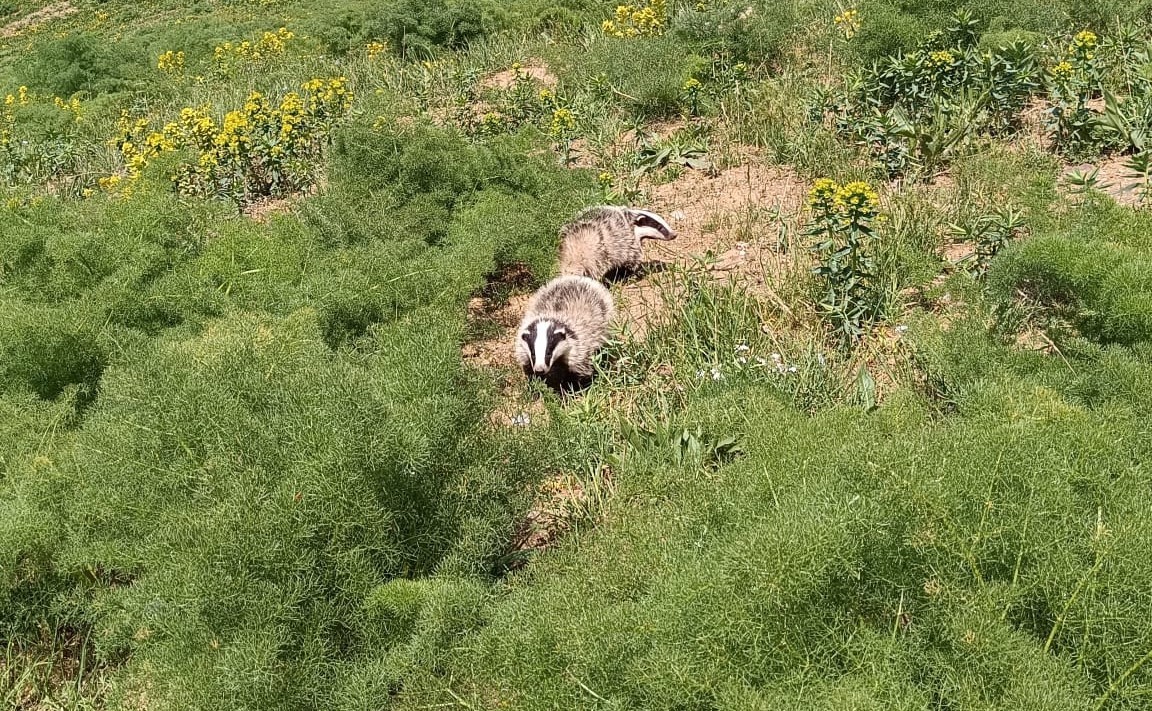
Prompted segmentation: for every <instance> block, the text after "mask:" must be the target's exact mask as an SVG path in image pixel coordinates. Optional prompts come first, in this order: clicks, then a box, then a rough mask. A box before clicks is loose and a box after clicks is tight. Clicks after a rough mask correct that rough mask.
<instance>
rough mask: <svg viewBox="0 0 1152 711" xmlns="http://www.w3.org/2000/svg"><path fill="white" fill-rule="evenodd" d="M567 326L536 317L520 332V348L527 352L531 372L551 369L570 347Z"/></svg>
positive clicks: (543, 371) (541, 372) (542, 372)
mask: <svg viewBox="0 0 1152 711" xmlns="http://www.w3.org/2000/svg"><path fill="white" fill-rule="evenodd" d="M569 339H570V334H569V333H568V327H567V326H565V325H564V324H563V323H560V322H559V321H552V320H550V319H545V318H542V319H537V320H536V321H533V322H532V323H530V324H528V326H527V328H525V329H524V330H523V331H521V332H520V340H521V341H523V343H524V345H523V346H521V347H522V348H524V349H526V350H527V352H528V357H529V362H530V363H531V364H532V372H534V373H540V374H544V373H547V372H548V371H550V370H552V367H553V366H554V365H555V364H556V362H557V361H560V360H562V359H563V358H564V356H565V355H566V354H567V353H568V350H569V349H570V348H571V347H572V344H571V343H570V341H569Z"/></svg>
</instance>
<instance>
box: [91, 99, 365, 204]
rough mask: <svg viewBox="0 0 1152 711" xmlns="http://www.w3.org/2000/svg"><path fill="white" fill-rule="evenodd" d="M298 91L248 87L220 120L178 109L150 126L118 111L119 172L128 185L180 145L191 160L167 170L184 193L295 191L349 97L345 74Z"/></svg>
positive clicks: (199, 110) (247, 195)
mask: <svg viewBox="0 0 1152 711" xmlns="http://www.w3.org/2000/svg"><path fill="white" fill-rule="evenodd" d="M301 89H302V90H303V91H302V92H294V91H293V92H288V93H286V94H284V95H283V96H281V97H280V98H279V99H278V100H275V99H272V98H270V97H267V96H265V95H264V94H262V93H260V92H251V93H250V94H249V95H248V97H247V98H246V100H245V101H244V104H243V105H242V106H241V108H239V109H236V110H233V111H228V112H226V113H225V114H224V116H223V118H222V119H221V120H217V119H216V118H215V116H214V114H213V111H212V107H211V106H201V107H196V108H192V107H188V108H184V109H182V110H181V111H180V115H179V117H178V119H177V120H175V121H172V122H170V123H167V124H165V125H164V126H163V127H162V128H161V129H160V130H149V129H150V122H149V120H148V119H137V120H135V121H133V120H132V119H131V118H130V117H129V116H128V115H124V116H122V117H121V119H120V123H119V128H120V137H119V138H118V139H117V141H116V145H117V147H118V149H119V152H120V154H121V158H122V160H123V163H124V174H123V176H121V178H124V179H127V181H128V183H129V184H130V183H131V182H133V181H135V180H136V179H138V178H139V177H140V174H141V171H142V170H143V169H144V168H145V167H146V166H147V165H148V163H149V162H150V161H151V160H152V159H154V158H156V157H157V156H160V155H163V154H166V153H171V152H176V151H186V152H187V153H189V154H191V156H194V159H193V160H190V161H187V162H184V163H181V164H180V165H179V166H178V168H177V169H176V174H175V175H174V176H173V182H174V183H175V186H176V189H177V190H178V191H179V192H180V193H182V194H187V195H198V196H203V197H214V196H220V197H228V198H230V199H232V200H235V201H236V202H238V203H239V202H245V201H247V200H250V199H252V198H255V197H262V196H283V195H287V194H290V193H292V192H296V191H298V190H301V189H302V188H303V187H304V186H305V185H307V183H308V182H309V180H310V179H311V166H312V164H313V163H314V161H315V159H317V158H318V157H319V155H320V154H321V153H322V152H323V150H324V148H325V146H326V145H327V141H328V137H329V135H330V132H331V130H332V128H333V126H334V125H335V124H336V123H337V122H338V121H339V120H340V119H341V118H343V117H344V116H345V115H346V114H347V112H348V110H349V108H350V107H351V103H352V91H351V90H350V89H349V87H348V82H347V79H345V78H344V77H337V78H334V79H313V80H311V81H308V82H305V83H304V84H303V85H302V86H301ZM105 182H106V183H107V184H106V185H105V184H102V187H111V188H113V189H123V185H124V182H123V180H121V179H117V180H110V181H105Z"/></svg>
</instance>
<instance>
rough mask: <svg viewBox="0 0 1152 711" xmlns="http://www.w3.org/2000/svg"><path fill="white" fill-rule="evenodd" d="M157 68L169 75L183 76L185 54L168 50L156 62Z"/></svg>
mask: <svg viewBox="0 0 1152 711" xmlns="http://www.w3.org/2000/svg"><path fill="white" fill-rule="evenodd" d="M156 68H157V69H159V70H160V71H162V72H165V73H167V74H183V73H184V53H183V52H173V51H172V50H168V51H167V52H165V53H164V54H161V55H160V58H159V59H158V60H156Z"/></svg>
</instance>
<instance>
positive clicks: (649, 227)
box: [630, 209, 676, 241]
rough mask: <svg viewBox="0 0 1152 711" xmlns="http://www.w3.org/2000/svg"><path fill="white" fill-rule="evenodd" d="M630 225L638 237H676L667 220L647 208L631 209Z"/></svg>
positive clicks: (660, 238)
mask: <svg viewBox="0 0 1152 711" xmlns="http://www.w3.org/2000/svg"><path fill="white" fill-rule="evenodd" d="M630 212H631V217H632V227H633V229H634V231H635V232H636V236H637V237H639V238H640V239H659V240H665V241H667V240H672V239H676V230H674V229H672V226H671V225H669V224H668V222H667V221H666V220H665V219H664V218H663V217H661V216H660V215H657V214H656V213H655V212H650V211H648V210H635V209H633V210H631V211H630Z"/></svg>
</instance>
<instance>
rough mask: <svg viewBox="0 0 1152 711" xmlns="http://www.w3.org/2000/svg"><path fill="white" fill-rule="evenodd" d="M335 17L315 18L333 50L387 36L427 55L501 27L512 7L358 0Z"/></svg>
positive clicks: (458, 0)
mask: <svg viewBox="0 0 1152 711" xmlns="http://www.w3.org/2000/svg"><path fill="white" fill-rule="evenodd" d="M338 12H339V15H337V16H336V17H335V18H333V19H328V18H327V17H324V16H321V19H317V20H314V23H315V25H314V26H315V32H316V34H317V36H319V37H320V38H321V39H322V40H323V41H324V42H325V43H326V44H327V46H328V47H329V49H330V50H331V51H334V52H339V53H345V52H347V51H348V50H349V49H350V48H351V47H355V46H359V45H362V44H364V43H365V42H368V41H371V40H385V41H388V42H390V43H391V46H392V47H394V48H395V49H396V50H397V51H398V52H400V53H401V54H403V55H405V56H412V57H416V58H424V57H427V56H428V55H429V54H430V53H431V52H432V51H433V50H435V49H437V48H445V47H446V48H452V49H459V48H461V47H463V46H465V45H466V44H468V43H469V42H473V41H475V40H477V39H479V38H481V37H484V36H485V35H487V34H490V33H492V32H494V31H496V30H497V29H499V28H500V27H501V26H502V25H503V24H504V23H505V22H506V15H507V10H506V9H505V8H504V7H502V6H501V4H499V3H496V2H491V1H490V0H484V1H483V2H465V1H462V0H401V2H394V3H384V4H380V3H359V4H358V5H356V6H353V7H351V8H348V7H347V6H344V7H343V8H341V9H339V10H338Z"/></svg>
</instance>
